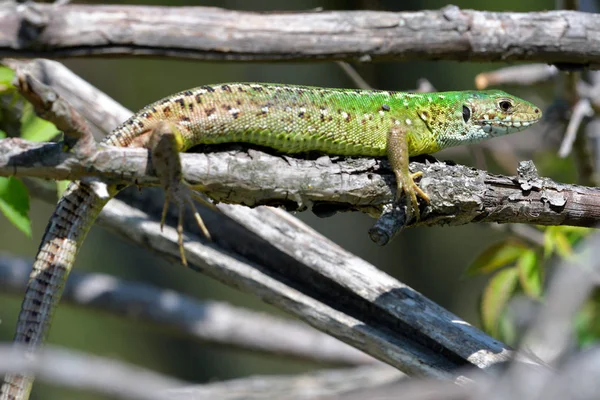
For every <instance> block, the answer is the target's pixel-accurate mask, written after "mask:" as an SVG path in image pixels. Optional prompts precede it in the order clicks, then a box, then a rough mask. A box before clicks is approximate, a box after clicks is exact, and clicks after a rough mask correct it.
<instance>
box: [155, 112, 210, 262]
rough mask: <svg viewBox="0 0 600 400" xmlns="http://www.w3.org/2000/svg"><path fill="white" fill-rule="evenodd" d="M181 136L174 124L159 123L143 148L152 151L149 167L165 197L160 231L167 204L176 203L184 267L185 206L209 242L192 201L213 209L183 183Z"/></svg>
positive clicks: (165, 216) (207, 234) (207, 233)
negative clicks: (156, 176) (153, 170)
mask: <svg viewBox="0 0 600 400" xmlns="http://www.w3.org/2000/svg"><path fill="white" fill-rule="evenodd" d="M181 132H182V131H181V128H180V127H178V126H177V125H175V124H171V123H167V122H161V123H158V124H157V125H156V126H154V127H153V128H152V130H151V131H150V137H149V140H148V142H147V143H146V147H147V148H149V149H150V151H151V154H152V163H153V165H154V168H155V169H156V171H157V175H158V176H159V178H160V180H161V183H162V186H163V188H164V189H165V193H166V196H165V204H164V206H163V210H162V214H161V218H160V229H161V231H162V229H163V227H164V225H165V220H166V218H167V211H168V209H169V203H170V202H171V201H174V202H175V203H177V208H178V221H177V236H178V244H179V254H180V256H181V262H182V263H183V265H185V266H187V260H186V258H185V253H184V248H183V218H184V211H185V206H186V205H187V206H189V207H190V208H191V209H192V211H193V212H194V219H195V220H196V223H197V224H198V226H199V227H200V230H202V233H203V234H204V236H206V238H207V239H209V240H210V239H211V237H210V233H209V232H208V229H207V228H206V225H205V224H204V221H203V220H202V217H201V216H200V214H199V213H198V210H197V209H196V206H195V205H194V201H193V199H196V200H198V201H200V202H202V203H204V204H206V205H209V206H210V207H213V208H214V205H213V204H212V203H210V202H209V201H208V200H207V199H205V198H203V197H202V196H201V195H200V194H198V193H197V192H195V191H194V190H193V189H192V188H191V187H190V186H189V185H188V184H187V183H185V182H184V181H183V173H182V171H181V161H180V160H179V151H180V150H181V148H182V143H183V136H182V133H181Z"/></svg>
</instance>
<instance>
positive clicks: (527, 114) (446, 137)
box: [432, 90, 542, 148]
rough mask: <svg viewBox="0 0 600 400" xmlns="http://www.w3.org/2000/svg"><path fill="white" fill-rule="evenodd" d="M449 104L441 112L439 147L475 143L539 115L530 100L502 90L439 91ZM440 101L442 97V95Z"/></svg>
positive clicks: (512, 129) (523, 125) (527, 123)
mask: <svg viewBox="0 0 600 400" xmlns="http://www.w3.org/2000/svg"><path fill="white" fill-rule="evenodd" d="M440 94H441V95H442V96H443V98H445V100H446V101H445V102H446V104H447V105H448V106H449V107H446V110H447V113H448V114H449V115H448V114H446V115H440V119H439V120H438V121H432V124H436V125H437V129H438V131H437V133H438V135H439V136H438V138H439V139H441V140H439V143H438V144H439V146H440V148H446V147H451V146H456V145H460V144H468V143H477V142H480V141H482V140H485V139H489V138H492V137H496V136H503V135H507V134H509V133H513V132H518V131H522V130H523V129H525V128H527V127H529V126H531V125H533V124H535V123H536V122H538V121H539V120H540V119H541V117H542V111H541V110H540V109H539V108H538V107H536V106H535V105H533V104H531V103H530V102H528V101H526V100H523V99H520V98H518V97H515V96H512V95H510V94H508V93H505V92H503V91H501V90H484V91H465V92H449V93H446V94H444V93H440ZM442 101H443V99H442Z"/></svg>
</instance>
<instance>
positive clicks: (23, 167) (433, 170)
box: [0, 139, 600, 227]
mask: <svg viewBox="0 0 600 400" xmlns="http://www.w3.org/2000/svg"><path fill="white" fill-rule="evenodd" d="M238 148H239V147H238ZM181 158H182V163H183V167H184V176H185V179H186V180H187V181H188V182H189V183H191V184H192V185H195V186H198V187H200V186H201V187H202V188H203V189H204V190H206V191H207V193H208V194H209V195H210V196H211V197H212V198H213V199H215V200H217V201H219V202H223V203H235V204H243V205H247V206H251V207H256V206H259V205H284V206H285V207H286V208H287V209H288V210H303V209H305V208H307V207H309V208H312V209H313V211H314V212H315V213H317V214H319V215H326V214H330V213H332V212H336V211H351V210H360V211H363V212H367V213H373V212H376V211H377V210H378V209H381V207H383V206H384V205H386V204H387V203H389V202H390V199H392V198H393V192H392V190H393V189H392V188H393V187H394V185H393V182H394V177H393V173H392V172H391V171H390V170H389V168H388V165H387V162H386V161H384V160H377V159H347V160H332V159H331V158H329V157H326V156H323V157H321V158H319V159H317V160H305V159H301V158H295V157H290V156H279V155H272V154H267V153H265V152H262V151H259V150H242V149H240V150H231V151H223V152H212V153H200V154H182V156H181ZM411 166H412V167H413V169H414V170H421V171H424V173H425V174H424V178H423V179H422V180H421V187H422V188H423V189H424V190H425V191H426V192H427V193H428V194H429V196H430V197H431V203H430V205H429V206H427V208H426V211H425V212H424V213H423V217H424V218H423V219H422V221H420V223H419V224H420V225H429V226H431V225H446V224H450V225H460V224H466V223H471V222H499V223H509V222H510V223H517V222H518V223H530V224H536V225H572V226H586V227H592V226H596V225H597V224H598V222H599V221H600V189H598V188H592V187H584V186H578V185H568V184H561V183H557V182H554V181H552V180H551V179H547V178H540V177H538V176H537V175H535V171H533V172H532V171H530V170H529V169H525V168H533V166H532V165H531V164H523V166H522V168H523V170H520V173H521V176H519V177H509V176H501V175H492V174H489V173H487V172H485V171H481V170H476V169H472V168H469V167H465V166H461V165H448V164H445V163H440V162H436V163H426V164H423V163H416V162H415V163H412V164H411ZM10 175H14V176H18V177H24V176H29V177H40V178H49V179H61V180H63V179H68V180H74V179H81V178H84V177H97V178H102V179H105V180H108V181H110V182H113V183H124V184H131V183H136V184H138V185H140V186H149V185H151V186H156V185H158V184H159V182H158V179H157V178H156V177H155V176H154V175H153V171H152V169H151V167H150V165H149V164H148V153H147V151H146V150H143V149H133V148H131V149H130V148H118V147H108V146H100V147H99V149H98V151H97V153H96V154H94V155H92V156H90V157H83V156H76V155H73V154H72V153H64V152H62V150H61V146H60V145H59V144H54V143H32V142H27V141H24V140H22V139H4V140H0V176H10ZM391 218H394V217H391Z"/></svg>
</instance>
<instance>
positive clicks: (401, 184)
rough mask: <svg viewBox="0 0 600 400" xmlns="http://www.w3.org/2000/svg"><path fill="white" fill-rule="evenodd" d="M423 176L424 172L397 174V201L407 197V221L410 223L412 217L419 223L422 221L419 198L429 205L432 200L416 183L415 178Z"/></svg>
mask: <svg viewBox="0 0 600 400" xmlns="http://www.w3.org/2000/svg"><path fill="white" fill-rule="evenodd" d="M422 176H423V172H422V171H418V172H414V173H410V172H408V171H407V172H406V173H400V174H397V176H396V178H397V182H398V190H397V192H396V200H399V199H400V197H401V196H402V194H404V196H405V197H406V217H407V218H406V220H407V221H409V220H410V219H411V218H412V216H414V217H415V219H416V220H417V221H418V220H420V219H421V212H420V210H419V201H418V200H417V196H418V197H420V198H422V199H423V200H425V202H426V203H429V201H430V199H429V196H428V195H427V193H425V192H424V191H423V190H422V189H421V188H420V187H419V186H418V185H417V184H416V183H415V181H414V180H415V178H420V177H422Z"/></svg>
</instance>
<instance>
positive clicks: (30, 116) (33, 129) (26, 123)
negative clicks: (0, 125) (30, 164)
mask: <svg viewBox="0 0 600 400" xmlns="http://www.w3.org/2000/svg"><path fill="white" fill-rule="evenodd" d="M57 134H59V131H58V129H56V127H55V126H54V125H53V124H52V123H50V122H48V121H46V120H43V119H41V118H39V117H38V116H37V115H35V112H34V111H33V107H32V106H31V104H27V105H26V106H25V107H24V109H23V116H22V117H21V137H22V138H23V139H26V140H31V141H34V142H47V141H48V140H50V139H52V138H53V137H54V136H56V135H57Z"/></svg>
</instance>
